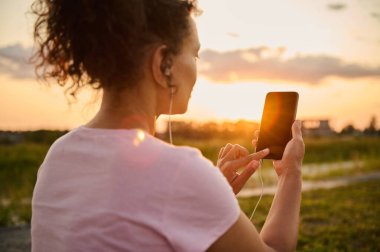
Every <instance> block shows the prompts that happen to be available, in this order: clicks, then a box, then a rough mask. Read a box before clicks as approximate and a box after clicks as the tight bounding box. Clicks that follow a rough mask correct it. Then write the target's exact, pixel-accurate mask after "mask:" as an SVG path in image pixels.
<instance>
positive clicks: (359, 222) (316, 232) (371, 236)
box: [239, 181, 380, 252]
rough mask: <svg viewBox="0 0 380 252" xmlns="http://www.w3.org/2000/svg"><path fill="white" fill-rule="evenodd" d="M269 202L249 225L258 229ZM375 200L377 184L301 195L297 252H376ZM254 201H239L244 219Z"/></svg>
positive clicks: (379, 212)
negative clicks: (252, 223) (253, 224)
mask: <svg viewBox="0 0 380 252" xmlns="http://www.w3.org/2000/svg"><path fill="white" fill-rule="evenodd" d="M272 198H273V197H272V196H264V197H263V198H262V200H261V202H260V204H259V206H258V208H257V210H256V213H255V216H254V218H253V222H254V223H255V225H256V227H257V228H258V229H261V227H262V225H263V224H264V221H265V217H266V215H267V213H268V211H269V208H270V205H271V202H272ZM379 198H380V183H379V181H371V182H364V183H359V184H353V185H350V186H347V187H340V188H335V189H330V190H315V191H310V192H306V193H303V194H302V204H301V223H300V228H299V230H300V233H299V240H298V249H297V251H313V252H317V251H379V249H380V218H379V216H380V203H379ZM257 200H258V197H253V198H249V199H240V200H239V203H240V206H241V208H242V209H243V211H244V212H245V213H246V214H247V216H250V214H251V212H252V209H253V207H254V206H255V204H256V202H257Z"/></svg>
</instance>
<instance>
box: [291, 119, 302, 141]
mask: <svg viewBox="0 0 380 252" xmlns="http://www.w3.org/2000/svg"><path fill="white" fill-rule="evenodd" d="M292 136H293V138H302V131H301V121H300V120H296V121H294V123H293V125H292Z"/></svg>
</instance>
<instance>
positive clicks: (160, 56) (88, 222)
mask: <svg viewBox="0 0 380 252" xmlns="http://www.w3.org/2000/svg"><path fill="white" fill-rule="evenodd" d="M33 10H34V12H35V13H36V14H37V15H38V19H37V21H36V26H35V39H36V42H37V44H38V45H39V51H38V52H37V53H36V57H35V59H36V61H37V62H38V64H37V70H39V71H38V72H39V73H40V75H41V77H42V78H44V79H48V78H53V79H56V80H57V81H58V83H59V84H60V85H62V86H65V85H66V84H68V85H69V88H68V91H69V92H70V93H71V94H73V95H75V93H76V91H77V90H78V89H80V88H81V87H83V86H85V85H90V86H92V87H94V88H98V89H99V88H100V89H102V91H103V97H102V103H101V108H100V110H99V112H98V113H97V114H96V116H95V117H94V118H93V119H92V120H91V121H89V122H88V123H87V124H86V125H83V126H80V127H78V128H76V129H73V130H72V131H70V132H69V133H68V134H66V135H65V136H63V137H61V138H60V139H58V140H57V141H56V142H55V143H54V144H53V145H52V146H51V148H50V150H49V152H48V154H47V156H46V158H45V160H44V162H43V164H42V165H41V167H40V169H39V172H38V178H37V182H36V186H35V190H34V195H33V201H32V250H33V251H172V250H175V251H205V250H208V251H291V250H295V247H296V243H297V232H298V231H297V230H298V216H299V207H300V195H301V163H302V159H303V155H304V145H303V141H302V136H301V131H300V125H299V123H297V122H296V123H294V125H293V128H292V130H293V139H292V140H291V141H290V142H289V144H288V145H287V147H286V150H285V153H284V157H283V159H282V160H281V161H276V162H274V168H275V170H276V172H277V174H278V177H279V179H278V192H277V194H276V195H275V197H274V200H273V203H272V207H271V209H270V211H269V214H268V217H267V220H266V222H265V224H264V226H263V228H262V230H261V232H260V234H259V233H258V232H257V230H256V228H255V227H254V226H253V225H252V223H251V222H250V221H249V219H248V218H247V217H246V216H245V215H244V213H242V211H241V210H240V208H239V205H238V202H237V200H236V197H235V195H234V193H235V194H236V193H238V192H239V191H240V189H241V188H242V186H243V185H244V183H245V182H246V181H247V179H248V178H249V177H250V176H251V175H252V173H253V172H254V171H255V170H256V169H257V168H258V167H259V160H260V159H262V158H263V157H265V155H267V154H268V153H269V150H265V151H262V152H259V153H252V154H249V153H248V151H247V150H246V149H245V148H243V147H241V146H239V145H232V144H227V145H226V146H225V147H224V148H222V149H221V151H220V153H219V160H218V167H219V169H217V168H215V166H213V164H212V163H211V162H210V161H208V160H207V159H205V158H204V157H203V156H202V155H201V153H200V152H199V151H198V150H196V149H193V148H190V147H176V146H173V145H170V144H167V143H165V142H163V141H160V140H158V139H156V138H154V137H153V135H154V126H155V120H156V118H157V117H158V116H159V115H161V114H182V113H185V112H186V110H187V105H188V101H189V98H190V94H191V91H192V88H193V86H194V84H195V81H196V64H197V63H196V61H197V57H198V51H199V47H200V45H199V41H198V35H197V29H196V26H195V23H194V21H193V18H192V15H193V14H196V13H197V12H198V10H197V7H196V3H195V2H194V1H190V0H189V1H183V0H108V1H95V0H93V1H90V0H55V1H49V0H36V1H35V3H34V4H33ZM255 142H256V140H255V139H254V140H253V144H254V145H255ZM241 167H244V171H243V172H242V173H241V174H240V175H239V174H237V173H236V170H237V169H238V168H241Z"/></svg>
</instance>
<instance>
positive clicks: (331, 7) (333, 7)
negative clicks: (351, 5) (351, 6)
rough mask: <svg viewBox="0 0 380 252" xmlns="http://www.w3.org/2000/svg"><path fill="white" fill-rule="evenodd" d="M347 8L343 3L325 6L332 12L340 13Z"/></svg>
mask: <svg viewBox="0 0 380 252" xmlns="http://www.w3.org/2000/svg"><path fill="white" fill-rule="evenodd" d="M346 7H347V6H346V5H345V4H343V3H332V4H329V5H327V8H328V9H329V10H332V11H341V10H344V9H345V8H346Z"/></svg>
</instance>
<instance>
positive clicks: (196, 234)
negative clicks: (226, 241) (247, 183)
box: [162, 150, 240, 251]
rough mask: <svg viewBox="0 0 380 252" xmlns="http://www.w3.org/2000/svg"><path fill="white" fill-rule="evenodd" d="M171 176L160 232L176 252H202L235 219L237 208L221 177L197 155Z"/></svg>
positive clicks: (230, 190) (193, 153) (194, 152)
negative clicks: (168, 195) (170, 187)
mask: <svg viewBox="0 0 380 252" xmlns="http://www.w3.org/2000/svg"><path fill="white" fill-rule="evenodd" d="M186 154H188V155H186V156H185V157H181V158H182V160H181V161H180V162H179V165H178V167H177V169H176V172H175V173H174V174H173V176H174V177H173V184H172V189H171V191H170V197H168V199H169V200H168V202H166V205H165V209H164V217H163V225H162V228H163V232H164V233H165V235H166V237H167V239H168V240H169V242H170V244H171V245H172V246H173V248H174V250H176V251H205V250H206V249H207V248H208V247H209V246H210V245H212V244H213V243H214V242H215V241H216V240H217V239H218V238H219V237H220V236H221V235H223V234H224V233H225V232H226V231H227V230H228V229H229V228H230V227H231V226H232V225H233V224H234V223H235V222H236V221H237V219H238V216H239V214H240V207H239V204H238V202H237V199H236V197H235V195H234V193H233V191H232V188H231V187H230V185H229V184H228V182H227V180H226V179H225V177H224V176H223V174H222V173H221V172H220V171H219V169H218V168H217V167H215V166H214V165H213V164H212V163H211V162H210V161H209V160H207V159H206V158H204V157H203V156H202V155H201V153H200V152H199V151H194V150H191V151H189V153H186Z"/></svg>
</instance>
